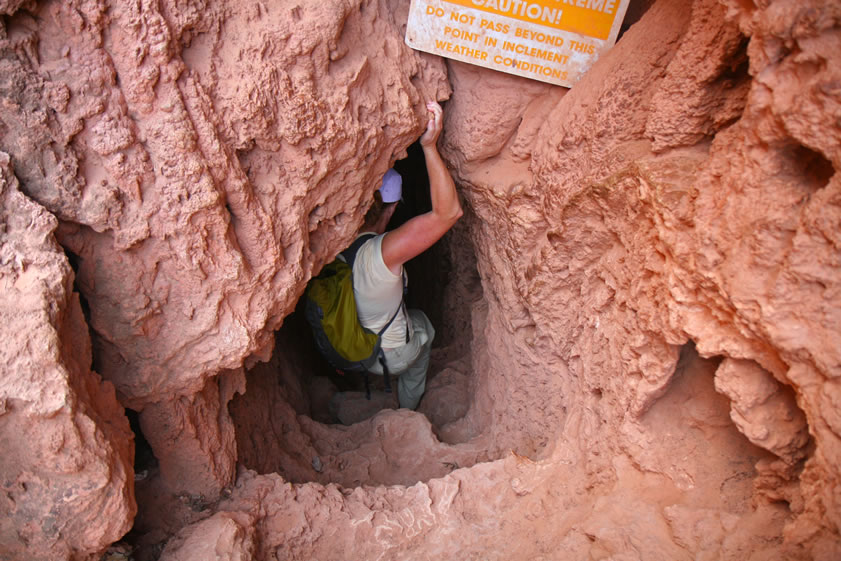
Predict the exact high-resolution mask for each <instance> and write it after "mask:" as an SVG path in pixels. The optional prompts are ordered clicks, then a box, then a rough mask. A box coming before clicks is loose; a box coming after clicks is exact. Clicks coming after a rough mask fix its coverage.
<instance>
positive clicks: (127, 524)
mask: <svg viewBox="0 0 841 561" xmlns="http://www.w3.org/2000/svg"><path fill="white" fill-rule="evenodd" d="M0 225H2V227H0V287H2V289H0V323H2V326H3V327H2V340H3V343H2V346H0V357H2V360H0V450H2V454H0V558H2V559H69V558H75V557H77V556H79V555H80V554H81V555H84V554H85V553H87V552H91V551H100V550H103V549H105V547H107V546H108V545H109V544H111V543H112V542H115V541H117V540H119V539H120V538H121V537H122V536H123V534H125V533H126V532H127V531H128V530H129V529H130V528H131V525H132V519H133V517H134V514H135V512H136V511H137V507H136V505H135V500H134V486H133V483H134V482H133V472H132V460H133V458H134V448H133V443H132V433H131V430H130V428H129V424H128V420H127V419H126V417H125V415H124V413H123V408H122V406H121V405H120V404H119V403H118V402H117V399H116V396H115V392H114V386H113V385H112V384H110V383H109V382H103V381H102V379H101V378H100V377H99V375H98V374H97V373H96V372H93V371H91V343H90V337H89V336H88V329H87V326H86V324H85V318H84V316H83V314H82V308H81V305H80V302H79V295H78V294H77V293H75V292H73V271H72V269H71V268H70V264H69V263H68V261H67V258H66V256H65V255H64V252H63V251H62V249H61V247H60V246H59V245H58V243H56V241H55V237H54V236H53V233H54V232H55V229H56V227H57V226H58V223H57V221H56V219H55V217H54V216H53V215H52V214H50V213H49V212H47V211H46V210H45V209H44V208H43V207H41V206H40V205H38V204H37V203H35V202H33V201H32V200H31V199H29V198H27V197H26V196H24V195H23V193H21V192H20V190H19V187H18V181H17V179H16V178H15V175H14V170H13V167H12V166H11V164H10V158H9V156H8V155H7V154H6V153H4V152H0Z"/></svg>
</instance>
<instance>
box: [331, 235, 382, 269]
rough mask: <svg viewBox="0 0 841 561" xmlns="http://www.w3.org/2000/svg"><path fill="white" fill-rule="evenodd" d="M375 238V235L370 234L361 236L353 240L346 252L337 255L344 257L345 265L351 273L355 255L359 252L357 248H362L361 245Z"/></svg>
mask: <svg viewBox="0 0 841 561" xmlns="http://www.w3.org/2000/svg"><path fill="white" fill-rule="evenodd" d="M376 236H377V235H376V234H372V233H367V234H362V235H361V236H359V237H358V238H356V239H355V240H353V243H352V244H350V247H348V248H347V249H346V250H344V251H343V252H341V253H340V254H339V255H341V256H342V257H344V259H345V263H347V264H348V266H349V267H350V268H351V271H352V270H353V262H354V261H356V254H357V253H358V252H359V248H360V247H362V244H364V243H365V242H367V241H368V240H370V239H371V238H375V237H376Z"/></svg>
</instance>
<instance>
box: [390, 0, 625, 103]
mask: <svg viewBox="0 0 841 561" xmlns="http://www.w3.org/2000/svg"><path fill="white" fill-rule="evenodd" d="M628 2H629V0H412V5H411V8H410V9H409V22H408V26H407V28H406V44H407V45H409V46H410V47H412V48H413V49H417V50H420V51H425V52H428V53H433V54H436V55H440V56H444V57H448V58H452V59H455V60H460V61H462V62H469V63H471V64H477V65H479V66H485V67H487V68H492V69H494V70H499V71H501V72H508V73H510V74H516V75H518V76H524V77H526V78H532V79H535V80H541V81H543V82H549V83H551V84H557V85H559V86H567V87H570V86H572V84H574V83H575V82H576V81H577V80H578V78H579V77H580V76H581V75H582V74H584V72H586V71H587V69H588V68H590V65H592V64H593V62H595V60H596V59H597V58H598V57H599V55H600V54H601V53H603V52H605V51H607V50H608V49H609V48H610V47H612V46H613V44H614V43H615V42H616V37H617V35H618V34H619V26H620V25H622V19H623V18H624V17H625V10H626V9H627V8H628Z"/></svg>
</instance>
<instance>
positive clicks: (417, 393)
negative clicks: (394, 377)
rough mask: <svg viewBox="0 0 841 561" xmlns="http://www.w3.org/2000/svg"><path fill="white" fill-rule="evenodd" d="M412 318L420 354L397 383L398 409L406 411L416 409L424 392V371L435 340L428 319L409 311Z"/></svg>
mask: <svg viewBox="0 0 841 561" xmlns="http://www.w3.org/2000/svg"><path fill="white" fill-rule="evenodd" d="M409 316H410V317H411V318H412V328H413V331H414V333H413V334H412V337H413V338H418V339H417V341H418V343H421V348H420V352H419V353H418V355H417V358H416V359H415V360H413V361H412V363H411V364H410V365H409V367H408V368H407V369H406V370H405V371H403V372H402V373H400V378H399V380H398V382H397V398H398V401H399V402H400V407H405V408H406V409H417V407H418V403H420V399H421V397H423V392H424V391H425V390H426V371H427V370H428V369H429V355H430V351H431V348H432V340H433V339H434V338H435V328H434V327H432V323H431V322H430V321H429V318H427V317H426V314H424V313H423V312H422V311H420V310H409Z"/></svg>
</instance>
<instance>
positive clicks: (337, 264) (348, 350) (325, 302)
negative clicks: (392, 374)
mask: <svg viewBox="0 0 841 561" xmlns="http://www.w3.org/2000/svg"><path fill="white" fill-rule="evenodd" d="M372 237H374V234H368V235H364V236H360V237H359V238H357V239H356V241H354V242H353V244H351V246H350V247H349V248H348V249H346V250H345V251H343V252H342V253H341V254H340V255H341V256H342V258H338V257H337V258H336V259H334V260H333V261H332V262H330V263H328V264H327V265H325V266H324V268H322V269H321V272H320V273H319V274H318V276H316V277H314V278H313V279H311V280H310V282H309V284H308V285H307V290H306V307H305V314H306V317H307V321H308V322H309V324H310V327H311V328H312V333H313V338H314V339H315V343H316V347H317V348H318V350H319V352H320V353H321V354H322V355H323V356H324V358H325V359H327V362H329V363H330V364H331V365H332V366H333V367H334V368H336V370H338V371H339V373H345V372H360V373H365V374H367V372H368V370H369V369H370V368H371V367H372V366H373V365H374V364H375V363H376V362H377V360H378V359H379V360H380V361H381V362H382V365H383V372H384V373H385V374H386V375H385V376H384V379H385V386H386V391H388V392H390V391H391V385H390V382H389V377H388V375H387V374H388V369H387V368H386V365H385V355H384V354H383V352H382V348H381V343H382V334H383V333H385V330H386V329H388V327H389V326H390V325H391V323H392V322H393V321H394V318H396V317H397V312H399V311H400V308H401V307H402V306H403V303H402V301H401V303H400V306H398V308H397V310H395V312H394V315H392V316H391V319H390V320H388V323H386V324H385V326H383V328H382V329H380V331H379V333H375V332H373V331H371V330H370V329H367V328H365V327H363V326H362V324H361V323H359V316H358V314H357V311H356V298H355V297H354V295H353V262H354V260H355V259H356V252H357V251H359V248H360V247H362V244H364V243H365V242H366V241H368V240H369V239H371V238H372ZM365 387H366V392H367V395H368V399H370V398H371V394H370V389H369V387H368V378H367V376H366V378H365Z"/></svg>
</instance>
